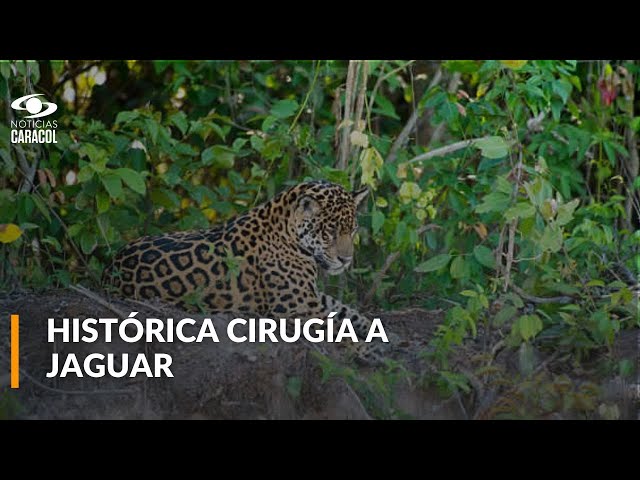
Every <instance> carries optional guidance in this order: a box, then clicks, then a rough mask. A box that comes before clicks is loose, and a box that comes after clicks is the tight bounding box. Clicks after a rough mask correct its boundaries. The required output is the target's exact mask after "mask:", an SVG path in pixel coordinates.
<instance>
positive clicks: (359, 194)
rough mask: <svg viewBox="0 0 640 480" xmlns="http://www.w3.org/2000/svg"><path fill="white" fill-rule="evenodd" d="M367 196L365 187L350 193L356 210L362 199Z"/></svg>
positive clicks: (367, 190)
mask: <svg viewBox="0 0 640 480" xmlns="http://www.w3.org/2000/svg"><path fill="white" fill-rule="evenodd" d="M367 195H369V189H367V187H364V188H361V189H360V190H355V191H353V192H351V196H352V197H353V201H354V202H355V204H356V208H358V207H359V206H360V204H361V203H362V202H363V201H364V199H365V198H367Z"/></svg>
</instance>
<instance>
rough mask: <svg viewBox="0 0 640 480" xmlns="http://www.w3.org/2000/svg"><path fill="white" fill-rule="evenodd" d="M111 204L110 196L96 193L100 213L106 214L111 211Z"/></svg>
mask: <svg viewBox="0 0 640 480" xmlns="http://www.w3.org/2000/svg"><path fill="white" fill-rule="evenodd" d="M109 204H110V199H109V195H107V194H106V193H105V192H102V191H101V192H98V193H96V206H97V207H98V213H104V212H106V211H107V210H109Z"/></svg>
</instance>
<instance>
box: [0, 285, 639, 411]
mask: <svg viewBox="0 0 640 480" xmlns="http://www.w3.org/2000/svg"><path fill="white" fill-rule="evenodd" d="M111 305H112V306H113V308H107V307H106V306H103V305H101V304H99V303H97V302H96V301H95V300H93V299H91V298H88V297H87V296H85V295H84V294H82V293H78V292H76V291H73V290H56V291H49V292H47V293H45V294H37V293H28V292H22V293H14V294H12V295H9V296H2V295H1V294H0V314H1V315H2V317H1V318H2V321H1V322H0V397H4V398H0V418H2V417H11V418H24V419H139V418H144V419H163V418H180V419H184V418H187V419H368V418H372V417H377V418H381V417H382V418H417V419H466V418H486V417H487V415H486V413H484V414H483V413H482V412H487V411H491V409H490V408H489V406H491V405H495V404H496V403H497V402H500V399H501V397H500V393H499V391H496V392H492V394H491V395H489V394H487V393H486V392H480V391H478V390H485V389H483V388H482V386H479V387H478V386H477V385H476V387H477V389H476V390H475V391H474V390H472V391H471V392H470V393H469V394H468V395H465V396H464V397H463V396H454V397H450V398H446V397H444V396H442V395H441V394H440V393H439V392H438V390H436V388H435V387H426V386H424V385H422V384H421V382H419V381H418V379H419V378H420V376H421V374H423V373H424V372H425V371H428V369H429V366H428V365H426V364H425V362H424V360H423V359H422V358H421V355H420V354H421V352H424V350H425V349H426V348H427V345H428V342H429V340H430V339H431V338H432V336H433V334H434V332H435V330H436V328H437V327H438V325H439V324H440V323H441V322H442V318H443V312H441V311H425V310H420V309H410V310H403V311H398V312H384V313H382V312H381V313H377V312H368V313H369V315H370V316H371V317H374V316H375V317H380V318H381V319H382V321H383V323H384V325H385V330H386V332H387V334H389V336H390V339H391V343H392V349H391V352H390V357H391V358H393V359H395V360H397V361H399V362H400V363H401V364H402V365H404V367H405V368H406V369H407V371H408V372H410V373H413V374H415V375H413V376H405V377H402V378H399V380H398V381H397V382H396V383H395V384H394V385H393V387H392V392H391V395H390V396H389V398H390V399H392V402H391V400H389V399H387V402H386V404H385V399H384V398H382V399H381V398H378V397H376V396H375V395H374V396H373V397H367V394H366V393H363V392H362V391H361V390H360V389H359V387H358V385H355V384H354V386H349V385H348V384H347V382H346V381H345V380H344V379H343V378H340V377H335V376H334V377H331V378H329V379H328V380H326V381H323V379H322V377H323V369H322V368H321V367H320V365H319V361H318V358H317V353H318V352H317V350H318V349H320V351H321V352H322V353H323V354H325V355H326V356H327V357H329V358H331V359H332V361H333V362H334V363H335V365H347V364H346V363H345V359H344V354H343V349H341V348H339V347H338V346H336V345H335V344H328V343H322V344H315V346H314V345H312V344H311V343H308V342H306V341H301V342H296V343H293V344H287V343H277V344H276V343H274V344H272V343H248V342H246V343H233V342H231V341H230V340H229V339H228V338H227V336H226V334H225V333H224V332H225V329H226V324H227V323H228V322H229V321H230V320H231V319H232V318H234V316H216V317H215V318H214V324H215V327H216V330H217V332H218V335H219V340H220V342H219V343H213V342H211V341H210V340H207V339H205V340H204V341H203V342H201V343H187V344H185V343H182V342H174V343H159V342H153V343H145V342H142V341H141V342H137V343H126V342H124V341H122V340H121V339H120V338H119V337H118V336H115V337H114V341H113V342H111V343H105V342H104V338H103V337H102V336H100V339H99V340H98V341H97V342H95V343H82V342H81V343H64V344H63V343H61V342H57V343H48V342H47V331H46V327H47V319H48V318H49V317H54V318H56V319H61V318H63V317H70V318H73V317H78V318H80V319H81V320H82V319H84V318H87V317H92V318H113V317H116V316H117V315H116V314H115V313H114V311H113V310H114V309H115V310H116V311H120V312H122V313H124V316H126V315H128V314H129V313H130V312H132V311H137V312H138V315H137V318H138V319H144V318H160V319H165V318H174V319H176V321H177V320H179V319H182V318H193V319H195V320H196V321H201V320H202V318H203V316H198V315H193V314H187V313H185V312H183V311H181V310H178V309H175V308H172V307H169V306H166V305H162V304H159V303H150V304H146V305H143V304H140V303H137V302H127V301H121V300H115V299H114V300H112V301H111ZM10 313H19V314H20V342H21V348H20V367H21V384H20V388H19V389H18V390H9V388H8V385H9V375H8V372H9V321H8V320H9V314H10ZM240 317H243V318H245V317H244V316H242V315H240ZM198 331H199V326H197V325H196V326H193V327H188V328H185V335H191V334H195V335H197V333H198ZM477 343H478V342H469V345H468V346H465V348H463V349H460V350H459V351H458V352H457V353H456V355H455V358H454V368H455V369H456V370H464V369H467V370H471V369H473V368H475V367H477V364H476V362H477V359H476V357H477V356H478V355H477V354H478V349H479V345H478V344H477ZM637 351H638V335H637V331H629V332H622V335H620V338H619V341H618V342H617V343H616V346H615V348H614V356H615V358H628V359H630V360H631V361H632V362H633V363H634V365H636V362H637V358H638V355H637ZM54 352H58V353H60V354H61V355H60V356H61V358H64V357H65V356H66V354H67V353H70V352H73V353H75V354H76V355H77V357H78V359H79V360H82V358H83V357H84V356H86V355H88V354H89V353H104V354H107V353H116V354H123V353H128V354H129V357H130V358H131V359H133V358H135V356H136V355H137V354H138V353H146V354H147V357H148V358H150V359H151V358H152V357H153V355H152V354H153V353H168V354H170V355H171V356H172V358H173V364H172V366H171V371H172V372H173V374H174V378H165V377H162V378H147V377H146V376H144V375H139V376H137V377H135V378H129V377H124V378H120V379H118V378H112V377H110V376H105V377H102V378H91V377H87V376H84V377H83V378H78V377H77V376H76V375H73V374H72V375H69V376H67V377H66V378H53V379H50V378H47V377H46V375H45V374H46V372H48V371H50V370H51V354H52V353H54ZM514 358H517V352H509V351H507V350H505V353H500V354H498V355H497V356H496V359H495V364H496V365H499V366H500V368H502V369H504V370H505V371H506V372H510V371H513V369H514V368H517V367H514V366H513V364H514ZM544 360H545V359H544V358H543V357H540V358H539V359H538V363H537V365H538V366H539V367H540V368H541V370H547V369H548V368H555V369H560V370H565V371H566V370H570V366H563V365H555V364H553V365H552V364H551V363H550V364H549V365H548V366H545V365H544ZM131 361H132V360H131ZM351 367H352V368H355V367H353V365H351ZM356 371H357V372H358V375H359V376H360V377H362V378H371V376H372V375H375V370H374V369H371V368H364V367H358V368H357V369H356ZM553 373H555V372H553V371H550V372H549V375H553ZM581 375H582V373H581V372H578V373H577V374H575V375H573V377H575V378H576V379H577V381H579V382H580V381H583V380H584V381H586V374H584V375H582V376H581ZM592 376H593V375H592ZM583 377H584V378H583ZM599 386H600V389H599V390H600V393H599V395H600V397H599V399H598V401H599V402H602V404H604V405H607V406H610V405H616V406H617V408H618V410H619V412H620V415H619V416H620V418H636V417H637V403H636V401H637V400H636V398H635V397H634V395H636V393H634V392H632V391H631V388H630V385H629V382H628V381H623V380H622V379H620V378H619V377H618V376H616V375H615V374H611V375H608V376H605V377H602V376H601V378H600V379H599ZM381 404H385V405H386V407H385V408H386V409H383V410H381V407H380V405H381ZM381 412H383V413H381ZM558 417H559V418H571V417H572V415H571V414H570V413H568V414H567V415H560V414H558V415H556V417H555V418H558ZM596 418H597V416H596Z"/></svg>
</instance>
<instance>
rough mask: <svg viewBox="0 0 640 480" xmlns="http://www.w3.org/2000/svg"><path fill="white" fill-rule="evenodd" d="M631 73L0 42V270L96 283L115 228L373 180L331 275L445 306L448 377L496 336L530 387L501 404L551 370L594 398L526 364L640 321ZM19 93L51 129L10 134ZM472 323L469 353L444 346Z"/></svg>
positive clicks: (13, 280) (37, 278)
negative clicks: (89, 50) (49, 50)
mask: <svg viewBox="0 0 640 480" xmlns="http://www.w3.org/2000/svg"><path fill="white" fill-rule="evenodd" d="M639 76H640V64H639V63H638V62H633V61H593V62H576V61H542V60H541V61H525V60H515V61H506V60H505V61H462V60H456V61H447V62H429V61H351V62H340V61H313V62H300V61H279V62H266V61H260V62H248V61H233V62H231V61H210V62H189V61H153V62H147V61H39V62H35V61H26V62H25V61H11V62H7V61H5V62H2V63H0V98H1V99H2V100H0V101H1V102H2V103H3V104H4V105H3V106H4V107H5V109H3V111H4V112H5V113H4V121H3V122H2V123H0V241H1V242H2V244H1V245H0V251H1V252H2V256H1V257H0V284H1V287H0V288H4V289H9V288H15V286H16V285H25V286H30V287H48V286H65V285H68V284H69V283H76V282H85V283H87V282H88V283H89V284H94V285H95V284H96V282H97V281H98V279H99V277H100V273H101V270H102V268H103V266H104V265H105V263H106V262H107V261H108V260H109V258H110V257H111V255H112V254H113V253H114V252H115V250H116V249H118V248H119V247H120V246H121V245H123V244H124V243H125V242H126V241H128V240H131V239H133V238H135V237H138V236H140V235H142V234H154V233H160V232H166V231H175V230H186V229H196V228H207V227H208V226H209V225H210V224H211V223H213V222H217V221H222V220H225V219H227V218H230V217H231V216H233V215H235V214H237V213H239V212H243V211H245V210H247V209H249V208H251V207H252V206H254V205H256V204H257V203H259V202H261V201H263V200H265V199H267V198H269V197H271V196H273V195H274V193H276V192H277V191H279V190H280V189H282V188H283V187H285V186H286V185H290V184H295V183H297V182H299V181H302V180H304V179H310V178H314V179H317V178H324V179H328V180H331V181H334V182H339V183H342V184H344V185H345V186H350V187H358V186H361V185H367V186H368V187H369V188H370V189H371V192H372V195H371V196H370V200H369V205H368V208H367V209H366V211H364V212H363V213H362V218H361V221H360V224H361V229H360V232H359V235H358V237H357V243H358V247H357V249H356V255H357V258H356V260H355V266H356V268H353V269H352V270H351V271H350V272H348V274H347V275H346V280H344V279H334V278H332V279H326V282H327V285H326V288H327V289H329V291H330V293H333V294H336V295H338V296H341V297H342V298H343V299H344V300H345V301H348V302H354V303H358V304H363V303H364V304H366V305H368V306H369V307H371V308H373V307H376V308H382V309H396V308H400V307H404V306H407V305H412V306H423V307H427V308H433V307H443V308H446V311H447V312H446V317H445V321H444V322H443V323H442V324H441V325H440V326H439V328H438V330H437V332H436V335H435V336H434V338H433V339H432V340H431V343H430V345H429V347H428V348H427V349H426V350H425V352H424V360H425V365H428V366H429V367H428V368H425V374H424V378H423V379H422V380H424V381H425V382H427V383H429V382H435V383H436V384H437V385H439V386H441V387H442V388H443V390H444V391H445V392H447V393H448V394H452V393H453V394H459V393H467V392H468V391H469V388H470V385H472V384H473V383H474V382H477V380H478V377H482V378H483V379H484V382H485V383H487V382H489V381H490V379H491V378H494V379H495V378H496V377H495V375H497V374H496V373H495V372H494V371H493V370H491V369H490V368H489V367H490V365H491V362H492V359H493V357H494V356H495V352H497V351H499V350H500V349H502V348H509V349H513V350H514V351H517V352H518V358H519V370H520V374H521V375H522V379H523V380H522V381H520V380H519V379H516V380H513V382H516V383H515V384H514V385H512V387H509V388H512V390H513V391H514V392H520V393H519V394H520V395H523V393H522V392H526V391H530V390H531V389H534V390H536V389H537V390H536V391H538V392H542V393H540V395H539V397H540V401H538V402H537V403H536V404H535V405H527V406H526V410H527V411H526V413H525V412H522V411H521V410H522V408H525V406H524V404H523V403H522V402H518V401H513V402H512V405H517V408H515V407H514V408H507V410H508V411H509V414H510V415H520V416H526V415H530V414H531V412H536V414H537V415H538V414H539V415H543V414H545V413H548V412H549V411H550V410H549V409H551V410H553V409H554V408H561V407H557V405H556V404H560V405H565V406H566V404H567V401H565V403H564V404H563V403H562V401H563V400H562V399H563V398H565V400H566V398H568V397H566V395H565V397H563V396H562V395H561V393H562V392H572V393H571V395H573V397H572V398H578V397H579V399H581V400H580V401H581V402H582V403H581V405H583V406H584V408H583V410H584V411H594V410H595V409H597V408H598V405H597V404H595V403H594V402H591V403H590V401H589V392H588V390H589V389H588V388H587V389H586V390H585V389H584V388H583V387H580V388H578V387H576V389H577V390H576V389H574V388H573V387H566V388H564V387H562V385H565V383H566V382H565V379H563V378H556V379H552V380H548V379H547V380H546V382H547V383H545V384H544V385H545V386H540V384H539V383H540V381H541V380H540V376H539V372H536V371H535V365H534V364H535V362H534V356H535V354H536V352H539V351H544V352H556V353H557V354H558V355H560V356H561V357H562V358H565V359H566V361H567V362H569V361H577V362H580V361H585V360H587V359H588V358H589V357H590V356H591V355H592V354H594V353H596V352H603V351H604V352H606V351H608V349H609V350H610V349H611V348H612V346H613V342H614V340H615V338H616V335H617V334H618V333H619V332H620V331H621V330H625V329H631V328H638V326H640V321H639V317H638V311H637V308H638V306H637V302H636V301H635V299H636V298H637V278H636V273H637V268H638V264H639V262H640V256H638V245H639V244H640V232H639V231H638V222H639V220H640V204H639V199H640V198H639V195H638V188H639V187H640V177H639V176H638V174H639V171H640V166H639V163H640V162H639V158H638V142H637V135H638V131H640V116H639V114H638V112H639V99H638V97H637V92H638V90H639V85H640V80H639V79H638V78H639ZM30 93H43V94H44V95H45V96H46V98H47V99H48V100H49V101H53V102H55V103H57V105H58V112H57V113H56V114H55V116H56V119H57V120H58V129H57V141H58V143H56V144H53V145H22V146H17V145H13V144H10V143H9V130H10V126H9V121H10V120H11V119H12V118H13V113H12V110H11V109H10V108H9V107H8V105H9V104H10V103H11V100H12V99H15V98H17V97H19V96H22V95H26V94H30ZM0 118H2V117H0ZM229 261H230V262H233V258H231V259H229ZM467 340H471V341H476V342H479V343H480V344H481V345H482V355H483V357H482V361H480V362H479V365H478V369H477V371H475V372H469V371H467V372H461V371H458V370H456V368H455V366H454V365H453V363H452V362H451V358H452V355H454V354H455V352H456V349H457V348H458V347H460V346H461V345H463V343H464V342H465V341H467ZM558 352H559V353H558ZM396 367H397V366H395V365H394V366H393V368H392V367H391V366H389V367H388V368H387V370H389V371H390V372H393V375H391V377H393V378H392V379H391V380H390V381H394V382H395V381H396V377H397V375H398V373H397V372H398V371H400V370H401V369H399V368H396ZM323 368H324V367H323ZM327 368H329V367H327ZM625 368H627V370H628V369H629V367H628V366H627V367H625ZM336 369H338V367H335V368H334V370H335V371H339V369H338V370H336ZM325 370H326V369H325ZM329 370H330V371H332V372H333V371H334V370H331V369H329ZM347 371H348V376H349V378H352V377H353V375H354V373H353V371H352V370H350V369H347ZM492 375H493V377H492ZM387 377H389V376H387ZM387 377H385V378H387ZM503 377H504V375H503V376H502V377H500V378H503ZM353 378H355V377H353ZM370 381H373V382H374V383H375V382H378V380H377V377H376V379H373V380H371V379H370ZM536 382H538V383H536ZM378 385H379V386H380V385H381V387H380V388H381V389H382V390H385V388H386V387H384V384H383V383H380V382H378ZM558 385H561V387H558ZM556 387H557V388H556ZM289 389H290V390H291V391H293V392H299V385H297V384H293V385H290V386H289ZM507 390H508V388H507ZM576 392H578V393H576ZM585 392H586V393H585ZM514 395H515V394H514ZM559 395H560V396H559ZM567 395H569V394H568V393H567ZM580 395H581V396H580ZM576 396H578V397H576ZM516 397H517V396H514V397H513V398H516ZM385 398H386V397H385ZM527 398H529V400H530V401H534V400H531V399H532V398H534V397H532V396H528V397H527ZM558 402H559V403H558ZM382 403H383V404H386V403H388V400H385V401H384V402H382ZM507 403H508V402H507ZM569 403H570V402H569ZM574 403H575V402H574ZM543 404H544V405H552V406H549V407H548V408H547V409H545V408H546V407H545V408H543V406H541V405H543ZM505 408H506V407H505ZM562 408H564V407H562ZM581 408H582V407H581ZM389 409H391V410H392V407H389V408H387V409H386V410H385V411H386V412H388V411H390V410H389ZM517 412H520V413H519V414H518V413H517ZM385 415H387V413H381V414H380V416H385Z"/></svg>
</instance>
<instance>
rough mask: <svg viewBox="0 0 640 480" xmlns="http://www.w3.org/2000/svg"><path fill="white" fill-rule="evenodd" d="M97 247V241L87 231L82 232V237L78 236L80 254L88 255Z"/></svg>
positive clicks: (94, 236)
mask: <svg viewBox="0 0 640 480" xmlns="http://www.w3.org/2000/svg"><path fill="white" fill-rule="evenodd" d="M97 245H98V239H97V238H96V235H95V234H94V233H92V232H88V231H84V232H82V235H80V248H81V249H82V253H84V254H85V255H89V254H90V253H91V252H93V250H94V249H95V248H96V246H97Z"/></svg>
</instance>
